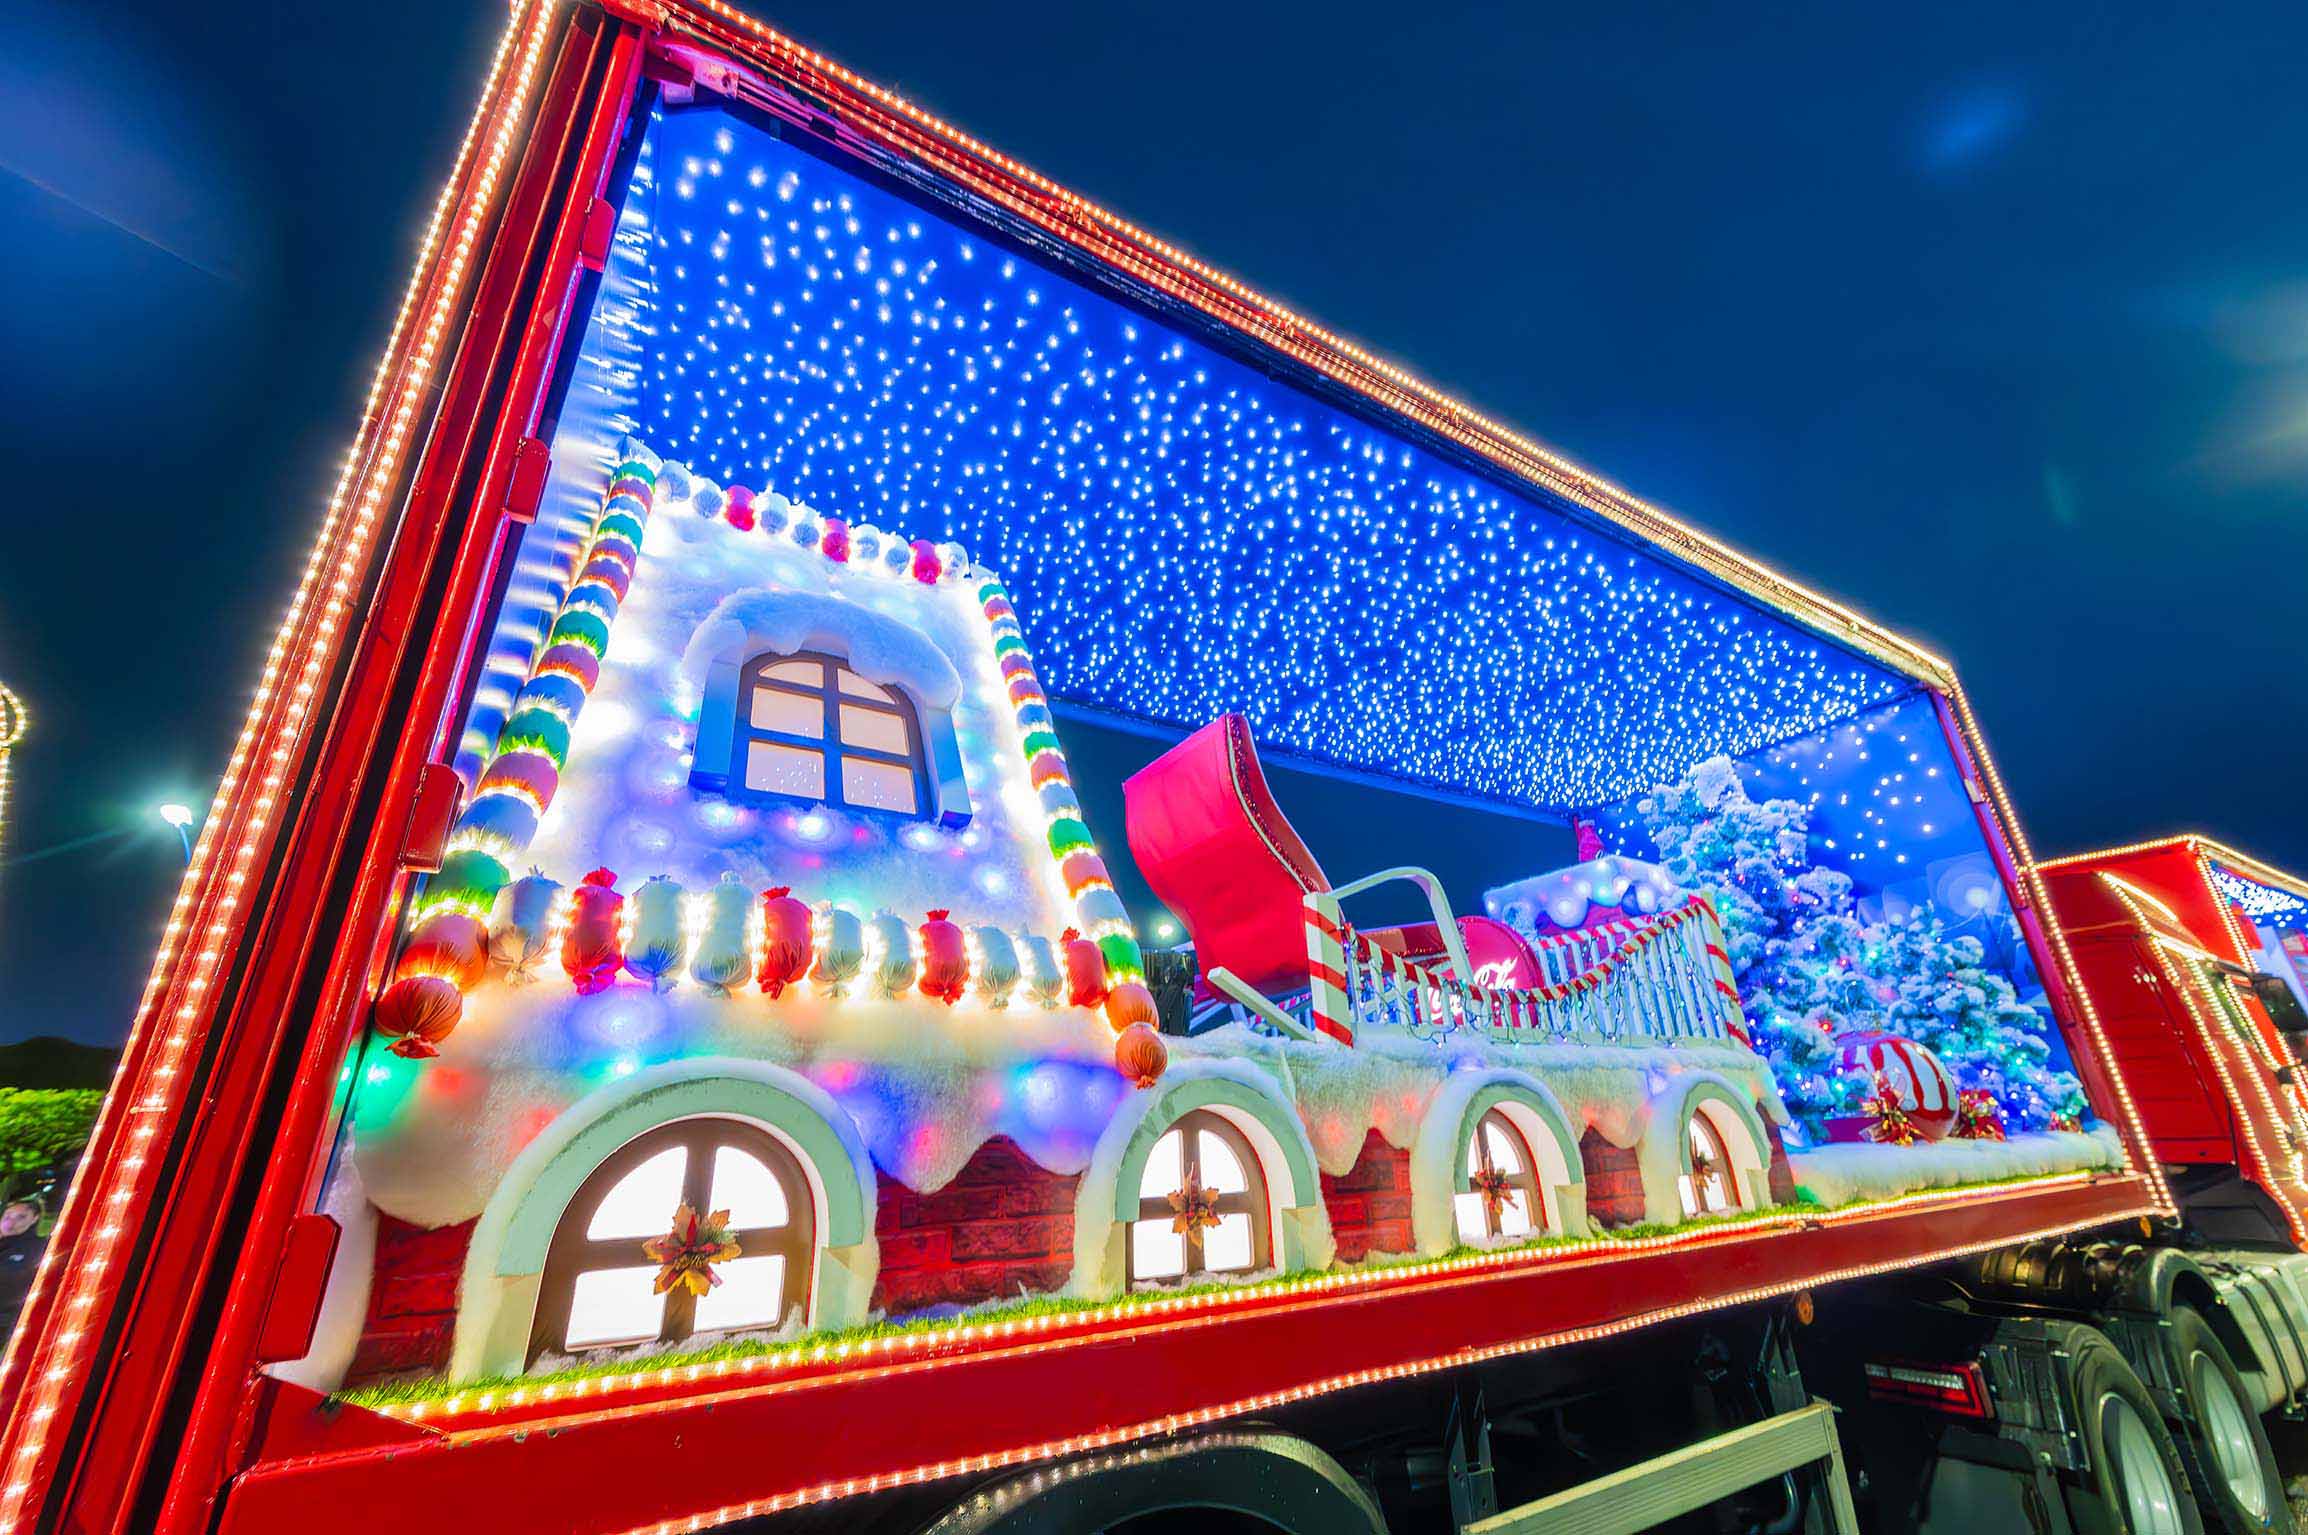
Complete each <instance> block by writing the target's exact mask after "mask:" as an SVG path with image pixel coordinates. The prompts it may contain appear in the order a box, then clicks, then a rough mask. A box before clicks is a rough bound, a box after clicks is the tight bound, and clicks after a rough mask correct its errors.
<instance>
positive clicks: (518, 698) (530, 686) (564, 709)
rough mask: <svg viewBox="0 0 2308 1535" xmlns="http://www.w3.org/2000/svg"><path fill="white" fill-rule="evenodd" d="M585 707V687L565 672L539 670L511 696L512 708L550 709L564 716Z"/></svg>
mask: <svg viewBox="0 0 2308 1535" xmlns="http://www.w3.org/2000/svg"><path fill="white" fill-rule="evenodd" d="M584 707H585V688H584V686H583V684H581V683H579V682H578V680H577V679H576V678H574V677H572V676H570V675H569V674H568V673H567V672H540V673H538V674H537V675H536V676H534V677H531V678H530V679H529V680H528V681H527V682H524V683H522V684H521V691H520V692H519V693H516V694H515V695H514V696H513V709H514V712H516V713H518V712H520V711H521V710H523V709H539V708H542V709H550V710H553V711H554V712H555V713H557V714H560V715H561V716H563V717H564V718H568V717H572V716H574V715H575V714H576V713H577V711H578V710H580V709H582V708H584Z"/></svg>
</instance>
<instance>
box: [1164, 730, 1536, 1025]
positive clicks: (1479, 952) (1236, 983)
mask: <svg viewBox="0 0 2308 1535" xmlns="http://www.w3.org/2000/svg"><path fill="white" fill-rule="evenodd" d="M1122 795H1123V802H1124V805H1125V807H1126V815H1125V829H1126V831H1127V834H1128V837H1129V841H1130V852H1131V855H1132V856H1133V857H1135V858H1136V859H1137V861H1138V869H1139V872H1140V873H1142V874H1143V875H1145V876H1146V883H1147V884H1148V885H1150V886H1152V887H1153V890H1154V893H1155V894H1156V895H1157V896H1159V897H1161V899H1162V901H1163V903H1164V904H1165V905H1167V906H1168V907H1169V908H1170V909H1171V910H1172V911H1174V912H1176V913H1177V914H1178V919H1179V920H1180V921H1181V922H1183V923H1184V924H1185V926H1186V931H1187V934H1188V935H1189V936H1190V937H1191V938H1192V939H1193V940H1194V954H1195V959H1196V960H1197V962H1198V963H1199V964H1200V967H1201V971H1202V987H1203V990H1204V993H1205V994H1211V993H1217V994H1223V995H1226V996H1229V997H1232V998H1233V999H1234V1000H1236V1001H1240V1002H1244V1003H1246V1004H1248V1005H1251V1006H1253V1007H1254V1008H1257V1007H1258V1003H1259V1002H1262V1001H1264V1000H1265V999H1267V998H1272V997H1282V996H1288V995H1290V994H1291V993H1293V992H1298V991H1303V990H1304V989H1305V988H1306V985H1307V969H1306V905H1305V898H1306V896H1307V895H1308V894H1309V893H1312V892H1316V891H1328V892H1330V893H1331V894H1332V895H1334V896H1341V897H1344V896H1350V895H1354V894H1357V893H1359V892H1361V891H1364V890H1368V889H1371V888H1372V887H1374V886H1376V885H1380V884H1384V883H1386V882H1388V881H1390V880H1398V879H1399V880H1407V881H1408V882H1410V883H1411V884H1412V885H1415V886H1416V887H1418V889H1419V891H1420V892H1421V893H1422V894H1423V895H1424V896H1425V897H1426V900H1427V905H1428V907H1429V909H1430V910H1431V911H1432V912H1433V913H1434V920H1433V921H1431V922H1419V923H1411V924H1408V925H1406V926H1402V927H1391V928H1375V929H1360V930H1359V931H1361V932H1362V933H1363V935H1364V936H1365V937H1367V938H1369V939H1370V940H1371V942H1372V943H1374V944H1376V945H1377V946H1379V947H1380V948H1383V949H1387V950H1389V951H1391V952H1393V953H1396V954H1399V955H1401V956H1403V957H1404V958H1407V959H1419V960H1425V961H1427V962H1429V963H1435V964H1438V965H1440V966H1441V967H1442V968H1445V969H1447V970H1448V971H1449V972H1450V973H1451V974H1453V975H1459V976H1468V975H1471V976H1472V977H1473V978H1474V979H1475V980H1476V981H1478V982H1479V983H1481V984H1484V985H1492V986H1526V985H1534V984H1537V983H1538V982H1539V980H1540V979H1541V973H1540V970H1539V965H1538V960H1537V959H1536V958H1535V957H1534V956H1533V955H1532V953H1531V949H1530V946H1529V945H1528V944H1527V943H1525V942H1524V941H1523V939H1522V936H1521V935H1520V934H1519V933H1517V932H1516V931H1515V930H1514V929H1513V928H1511V927H1508V926H1506V925H1505V924H1504V923H1501V922H1494V921H1492V920H1491V919H1490V918H1488V917H1478V916H1468V917H1460V918H1457V919H1456V920H1454V919H1453V918H1452V916H1451V911H1450V906H1449V903H1448V902H1447V901H1446V900H1445V899H1444V897H1443V892H1442V883H1441V881H1439V880H1437V879H1436V878H1435V877H1434V875H1432V874H1430V873H1428V872H1427V871H1426V870H1424V869H1414V868H1399V869H1386V870H1382V871H1381V872H1379V873H1377V874H1373V875H1370V876H1368V877H1367V878H1364V879H1359V880H1356V881H1354V882H1353V883H1351V884H1346V885H1339V886H1335V887H1334V886H1333V885H1332V884H1331V883H1330V881H1329V879H1328V878H1327V877H1325V876H1324V874H1323V872H1322V866H1321V865H1320V864H1317V863H1316V862H1315V861H1314V854H1313V853H1311V852H1309V851H1308V850H1307V846H1306V844H1305V842H1304V841H1302V840H1301V839H1300V838H1299V835H1298V833H1297V832H1296V831H1294V830H1292V829H1291V825H1290V822H1289V821H1288V820H1287V819H1286V818H1285V817H1284V816H1283V814H1282V811H1281V808H1280V807H1279V806H1277V805H1276V804H1275V802H1274V795H1273V793H1272V792H1271V791H1270V790H1268V788H1267V786H1266V775H1265V773H1264V772H1262V771H1261V770H1260V768H1259V766H1258V752H1257V749H1256V747H1254V746H1253V745H1252V744H1251V740H1250V725H1249V722H1248V721H1246V720H1245V719H1243V717H1242V716H1241V715H1239V714H1222V715H1220V716H1219V717H1218V718H1216V719H1214V720H1212V721H1211V722H1210V723H1209V724H1207V725H1205V726H1203V727H1202V728H1201V729H1200V730H1197V731H1196V732H1194V734H1192V735H1190V736H1188V737H1187V738H1186V739H1185V740H1183V741H1181V742H1179V743H1178V744H1177V745H1176V746H1173V747H1172V748H1170V750H1168V751H1167V752H1164V753H1163V754H1162V755H1161V756H1160V757H1157V758H1156V759H1155V760H1154V761H1152V762H1150V763H1148V764H1147V765H1146V766H1145V767H1144V768H1141V769H1140V770H1139V771H1138V772H1136V773H1133V774H1131V775H1130V777H1129V778H1128V779H1127V780H1126V781H1125V782H1124V783H1123V785H1122ZM1254 998H1255V999H1256V1000H1255V1001H1254V1000H1253V999H1254ZM1258 1010H1259V1011H1261V1012H1264V1011H1265V1009H1263V1008H1258Z"/></svg>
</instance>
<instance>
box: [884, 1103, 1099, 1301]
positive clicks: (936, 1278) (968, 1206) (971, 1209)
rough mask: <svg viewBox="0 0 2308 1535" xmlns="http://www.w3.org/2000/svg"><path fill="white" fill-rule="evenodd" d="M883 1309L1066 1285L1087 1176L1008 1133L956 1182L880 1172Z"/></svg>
mask: <svg viewBox="0 0 2308 1535" xmlns="http://www.w3.org/2000/svg"><path fill="white" fill-rule="evenodd" d="M875 1178H876V1180H877V1187H878V1194H877V1201H878V1207H877V1209H876V1212H875V1215H874V1237H875V1240H876V1241H877V1242H878V1243H879V1244H880V1246H881V1273H880V1275H879V1277H878V1278H876V1279H875V1281H874V1296H873V1304H874V1306H875V1308H876V1309H877V1310H882V1311H887V1312H889V1313H890V1314H892V1315H897V1314H900V1313H903V1312H908V1311H918V1310H920V1309H922V1308H923V1307H925V1306H936V1305H942V1304H961V1305H971V1304H975V1303H976V1302H979V1301H985V1300H1002V1299H1009V1298H1011V1297H1014V1296H1016V1295H1018V1294H1019V1293H1020V1292H1022V1291H1024V1292H1046V1291H1051V1290H1057V1289H1060V1288H1062V1287H1063V1286H1064V1285H1065V1283H1066V1279H1067V1276H1068V1275H1069V1274H1071V1273H1072V1272H1073V1268H1074V1191H1075V1189H1076V1188H1077V1187H1078V1186H1079V1185H1080V1183H1081V1181H1082V1180H1081V1178H1080V1177H1079V1176H1078V1175H1075V1176H1060V1175H1059V1174H1057V1173H1052V1172H1047V1171H1045V1170H1043V1169H1042V1168H1040V1167H1038V1166H1036V1165H1035V1164H1034V1162H1033V1159H1032V1158H1030V1157H1028V1156H1027V1155H1026V1154H1025V1153H1024V1152H1022V1151H1020V1150H1019V1149H1018V1147H1017V1143H1016V1142H1014V1141H1012V1140H1011V1139H1010V1138H1009V1137H1008V1136H1006V1135H997V1136H995V1137H994V1138H993V1139H992V1140H989V1141H987V1142H986V1143H985V1144H984V1145H983V1146H980V1147H979V1148H978V1149H977V1151H976V1153H975V1154H973V1155H972V1156H971V1158H970V1160H969V1161H968V1162H967V1163H966V1164H964V1166H963V1167H962V1170H961V1171H960V1172H958V1173H956V1174H955V1175H954V1178H953V1181H952V1182H951V1183H948V1184H947V1185H946V1186H945V1187H944V1188H941V1189H939V1190H938V1191H937V1192H935V1193H932V1194H917V1193H915V1192H914V1191H913V1190H912V1189H909V1188H907V1187H906V1186H905V1185H904V1184H902V1183H898V1182H896V1181H894V1180H893V1179H891V1178H890V1177H888V1176H887V1175H886V1174H883V1173H880V1172H878V1171H877V1172H876V1173H875Z"/></svg>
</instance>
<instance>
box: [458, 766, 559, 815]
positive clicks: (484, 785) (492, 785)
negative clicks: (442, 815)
mask: <svg viewBox="0 0 2308 1535" xmlns="http://www.w3.org/2000/svg"><path fill="white" fill-rule="evenodd" d="M559 787H561V770H560V769H559V768H557V767H555V766H554V765H553V759H552V758H550V757H547V756H545V755H544V754H543V753H541V752H513V753H511V754H509V755H507V756H502V757H499V758H498V759H497V760H496V761H494V762H492V763H490V764H489V768H488V771H487V772H484V773H483V774H482V775H481V783H480V787H478V788H477V789H475V790H474V791H473V796H474V797H473V803H472V804H471V805H468V806H467V807H466V808H465V814H466V815H471V814H472V813H473V811H474V810H476V809H478V808H479V807H480V805H481V802H482V801H483V800H485V799H487V798H488V797H489V796H490V795H492V794H511V795H515V796H517V797H519V798H521V799H525V800H527V801H528V802H529V803H530V804H531V805H536V806H544V805H549V804H551V803H552V802H553V791H554V790H555V789H558V788H559Z"/></svg>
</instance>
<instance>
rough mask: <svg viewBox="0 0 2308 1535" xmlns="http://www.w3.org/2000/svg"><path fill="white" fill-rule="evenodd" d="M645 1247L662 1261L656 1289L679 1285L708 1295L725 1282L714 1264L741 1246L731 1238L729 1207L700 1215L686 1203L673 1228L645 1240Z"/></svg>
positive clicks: (650, 1255)
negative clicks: (662, 1234) (659, 1235)
mask: <svg viewBox="0 0 2308 1535" xmlns="http://www.w3.org/2000/svg"><path fill="white" fill-rule="evenodd" d="M641 1251H642V1253H643V1255H644V1256H646V1257H648V1258H649V1259H651V1260H652V1261H653V1262H655V1263H657V1264H659V1265H660V1267H659V1268H658V1270H657V1286H656V1289H655V1290H654V1292H653V1293H655V1294H658V1295H663V1294H664V1293H665V1292H666V1291H668V1290H670V1289H672V1288H674V1287H675V1286H676V1285H679V1286H682V1287H684V1288H686V1289H687V1290H688V1291H689V1293H690V1294H692V1295H704V1294H706V1293H708V1292H709V1291H711V1290H712V1289H713V1287H714V1286H715V1285H717V1284H719V1283H721V1276H720V1275H719V1274H716V1273H715V1272H714V1271H713V1266H714V1265H715V1264H716V1263H727V1262H728V1261H729V1260H730V1259H732V1258H734V1257H736V1256H737V1255H738V1251H739V1249H738V1246H737V1243H736V1242H734V1241H732V1240H731V1239H730V1235H729V1212H728V1211H727V1210H716V1211H714V1212H713V1213H712V1214H711V1215H699V1214H698V1213H697V1211H696V1210H695V1209H693V1208H692V1207H690V1206H689V1205H686V1204H685V1205H683V1206H682V1207H681V1208H680V1209H678V1210H676V1211H674V1212H673V1229H672V1230H671V1231H669V1232H667V1233H666V1234H665V1235H664V1236H661V1237H651V1238H650V1239H649V1240H648V1241H646V1242H644V1243H642V1244H641Z"/></svg>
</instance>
